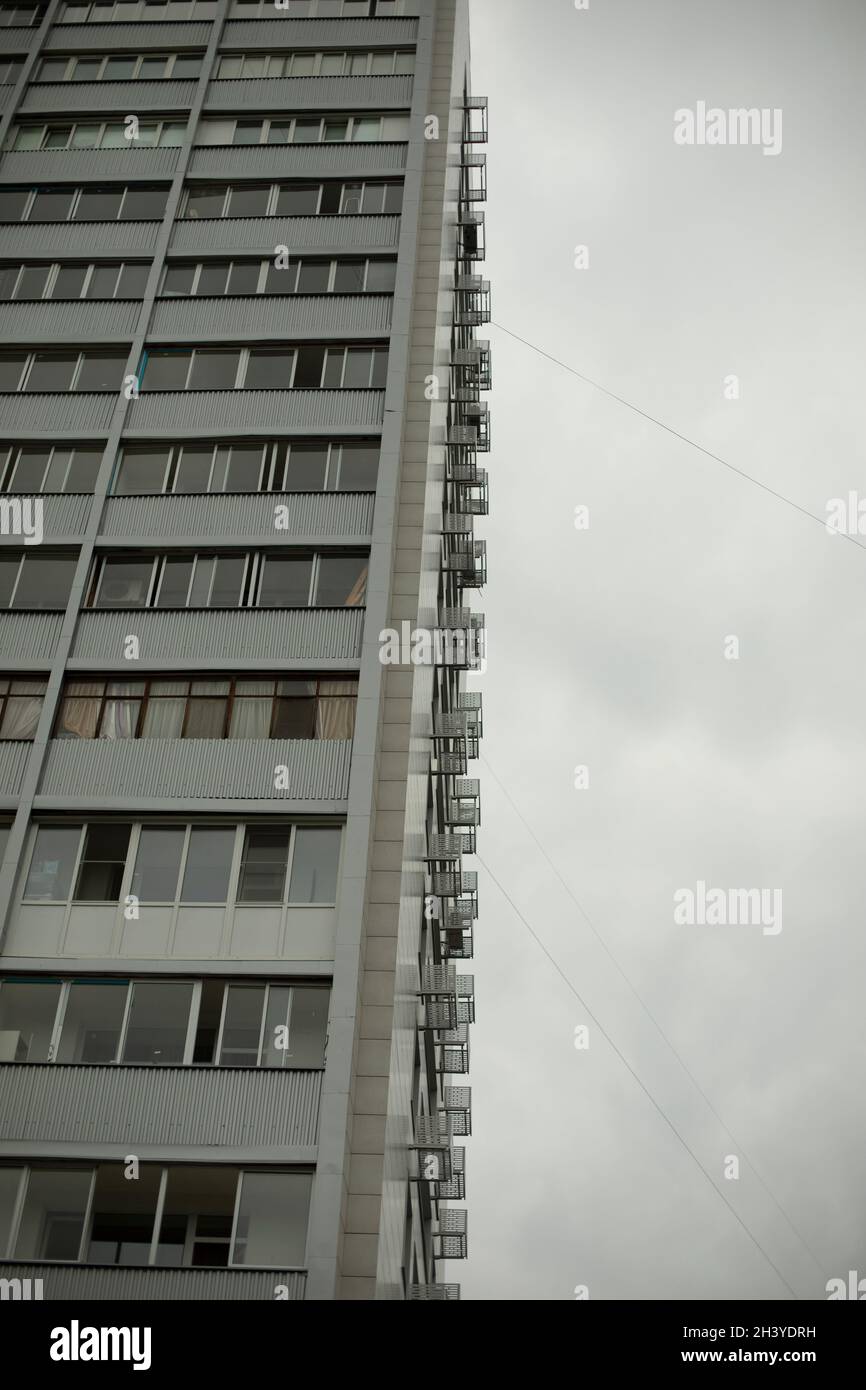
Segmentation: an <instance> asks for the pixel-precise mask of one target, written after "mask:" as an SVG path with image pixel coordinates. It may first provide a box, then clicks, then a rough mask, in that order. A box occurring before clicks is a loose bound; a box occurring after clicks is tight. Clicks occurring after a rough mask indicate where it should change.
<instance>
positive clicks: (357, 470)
mask: <svg viewBox="0 0 866 1390" xmlns="http://www.w3.org/2000/svg"><path fill="white" fill-rule="evenodd" d="M378 477H379V446H378V445H373V444H344V445H343V447H342V449H341V450H340V483H339V487H340V491H341V492H375V491H376V483H377V481H378Z"/></svg>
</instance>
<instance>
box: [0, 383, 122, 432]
mask: <svg viewBox="0 0 866 1390" xmlns="http://www.w3.org/2000/svg"><path fill="white" fill-rule="evenodd" d="M116 405H117V396H116V395H115V394H114V392H113V391H100V392H98V393H95V392H88V391H82V392H78V391H67V392H64V393H61V392H58V393H57V394H56V395H55V394H53V393H50V394H49V393H47V392H46V393H44V394H43V393H42V392H41V391H19V392H17V393H15V394H12V393H9V394H6V395H0V431H2V433H3V434H4V436H6V437H7V438H13V439H14V438H15V437H16V436H18V435H20V436H22V437H28V436H33V437H35V438H37V439H38V438H39V437H40V436H43V435H53V434H58V433H59V434H65V435H70V436H78V437H79V438H84V439H98V438H99V436H100V435H102V434H105V432H106V430H107V429H108V426H109V422H110V420H111V417H112V415H113V413H114V409H115V407H116Z"/></svg>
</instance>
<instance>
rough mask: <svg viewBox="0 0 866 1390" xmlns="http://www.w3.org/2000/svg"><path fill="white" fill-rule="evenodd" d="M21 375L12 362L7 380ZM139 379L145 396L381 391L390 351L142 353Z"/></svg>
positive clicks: (155, 350)
mask: <svg viewBox="0 0 866 1390" xmlns="http://www.w3.org/2000/svg"><path fill="white" fill-rule="evenodd" d="M70 370H71V369H70ZM20 373H21V366H20V363H19V362H18V361H17V357H16V363H15V364H13V367H12V368H10V373H9V375H10V379H12V378H13V376H14V377H15V379H17V377H18V376H20ZM0 374H2V361H0ZM138 375H139V379H140V381H141V384H142V387H143V389H145V390H148V391H184V390H189V391H195V390H198V391H226V390H232V389H239V390H247V391H275V390H289V389H294V390H319V389H321V388H322V387H325V388H329V389H331V390H339V389H345V390H349V389H355V390H358V389H368V388H373V389H377V390H381V389H382V388H383V387H384V386H385V383H386V381H387V376H388V349H387V348H385V347H381V348H380V347H363V346H357V347H350V348H324V347H319V346H313V345H310V346H309V347H307V346H304V347H299V348H242V349H236V350H232V349H228V348H226V349H214V350H212V349H204V348H176V349H175V348H157V347H154V348H148V349H147V350H146V351H145V353H144V356H143V358H142V362H141V366H140V369H139V373H138Z"/></svg>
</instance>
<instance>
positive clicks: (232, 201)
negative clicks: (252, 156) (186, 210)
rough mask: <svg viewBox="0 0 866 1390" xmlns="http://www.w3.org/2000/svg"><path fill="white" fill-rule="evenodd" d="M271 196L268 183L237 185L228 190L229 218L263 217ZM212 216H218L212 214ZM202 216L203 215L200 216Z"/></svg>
mask: <svg viewBox="0 0 866 1390" xmlns="http://www.w3.org/2000/svg"><path fill="white" fill-rule="evenodd" d="M270 196H271V186H270V184H269V183H250V184H238V186H237V187H236V188H230V189H229V206H228V216H229V217H264V216H265V214H266V213H267V210H268V201H269V199H270ZM211 215H212V216H218V214H216V213H213V214H211ZM202 216H204V214H202Z"/></svg>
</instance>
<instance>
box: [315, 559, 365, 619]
mask: <svg viewBox="0 0 866 1390" xmlns="http://www.w3.org/2000/svg"><path fill="white" fill-rule="evenodd" d="M367 566H368V561H367V558H366V556H358V555H325V556H322V559H321V562H320V565H319V582H318V585H317V586H316V605H317V606H318V607H319V608H342V607H346V608H358V607H363V604H364V601H365V598H366V594H367Z"/></svg>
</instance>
